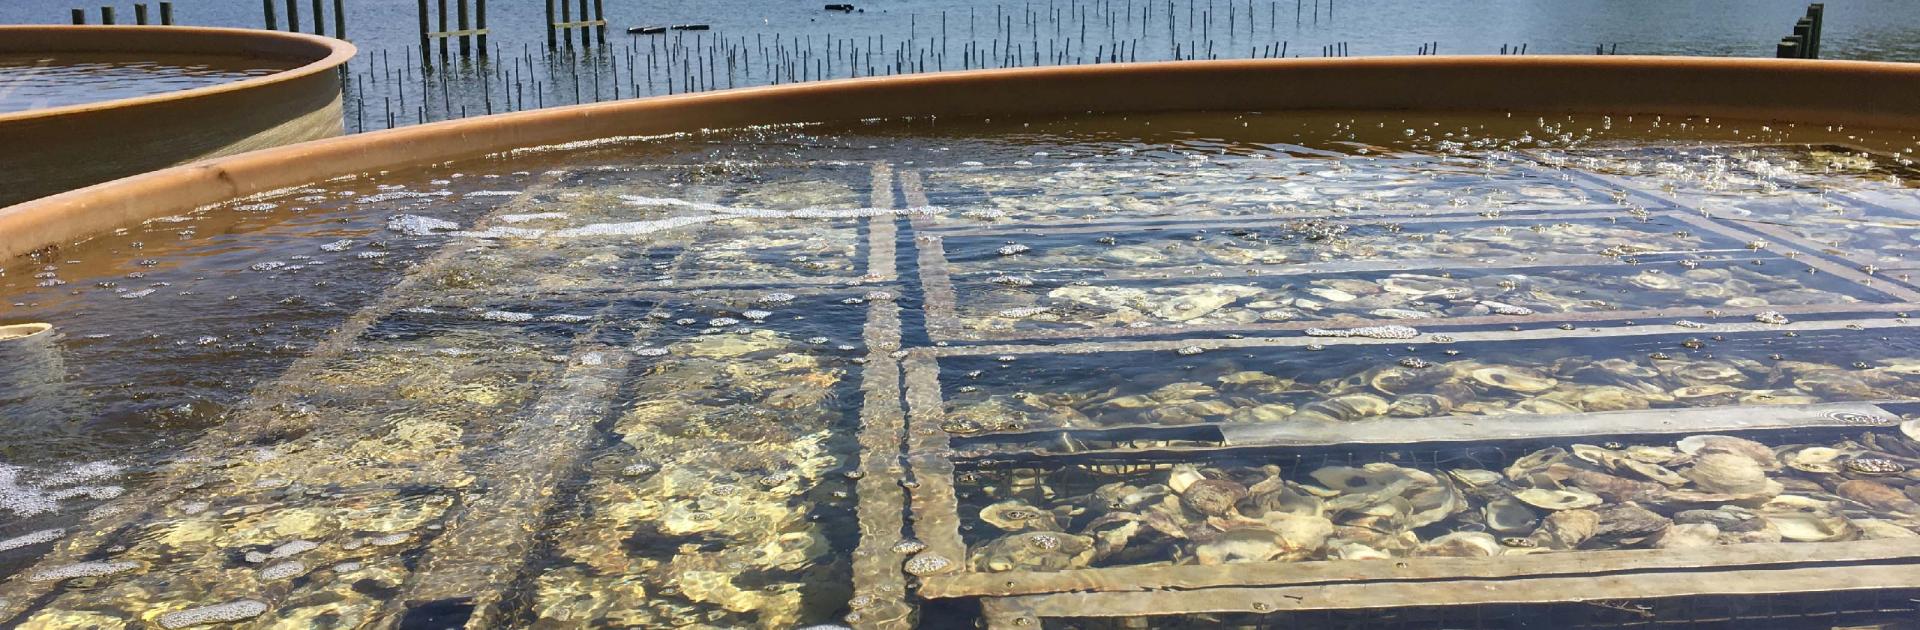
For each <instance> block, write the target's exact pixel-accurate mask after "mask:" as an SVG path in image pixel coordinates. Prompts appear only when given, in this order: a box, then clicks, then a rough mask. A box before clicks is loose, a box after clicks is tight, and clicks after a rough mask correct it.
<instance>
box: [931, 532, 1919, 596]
mask: <svg viewBox="0 0 1920 630" xmlns="http://www.w3.org/2000/svg"><path fill="white" fill-rule="evenodd" d="M1888 561H1906V562H1914V563H1916V566H1920V545H1915V544H1913V541H1912V540H1911V539H1901V538H1891V539H1879V540H1853V541H1845V542H1827V543H1815V542H1779V543H1750V544H1742V545H1716V546H1712V547H1697V548H1686V549H1617V550H1606V551H1569V552H1560V553H1540V554H1531V555H1522V556H1494V557H1489V558H1396V559H1393V560H1383V561H1374V560H1317V561H1311V562H1247V563H1232V564H1224V565H1198V564H1185V565H1145V566H1128V567H1110V568H1103V569H1075V570H1071V571H1058V572H1053V573H1037V572H1025V573H966V574H959V575H947V576H937V577H930V578H925V579H923V580H922V581H921V586H920V594H921V595H922V596H924V597H930V598H947V597H1003V596H1007V595H1032V594H1038V593H1068V592H1088V591H1092V592H1112V593H1127V594H1130V595H1135V596H1140V595H1145V594H1147V593H1149V592H1152V591H1157V590H1161V589H1176V590H1190V589H1206V588H1220V587H1235V586H1295V585H1309V584H1311V585H1317V586H1316V587H1317V588H1327V587H1330V586H1334V585H1342V584H1353V585H1355V586H1361V585H1367V586H1371V585H1378V584H1380V583H1393V582H1403V581H1408V580H1488V579H1510V578H1529V577H1548V576H1556V575H1579V576H1588V577H1589V578H1591V577H1592V576H1596V575H1600V574H1608V573H1620V572H1645V571H1688V572H1697V571H1700V570H1701V569H1718V570H1722V571H1724V570H1726V569H1731V568H1736V567H1763V566H1768V565H1805V564H1842V563H1858V562H1888ZM1849 568H1853V569H1858V568H1862V567H1849ZM1700 573H1701V574H1704V575H1715V574H1717V572H1711V571H1706V572H1700ZM1915 584H1920V582H1916V583H1915ZM1552 595H1560V594H1552Z"/></svg>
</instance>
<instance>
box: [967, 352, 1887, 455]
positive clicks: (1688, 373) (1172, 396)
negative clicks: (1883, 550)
mask: <svg viewBox="0 0 1920 630" xmlns="http://www.w3.org/2000/svg"><path fill="white" fill-rule="evenodd" d="M1703 343H1705V342H1703V341H1701V340H1697V339H1692V338H1688V339H1685V340H1683V341H1682V342H1681V344H1680V345H1681V346H1682V347H1686V348H1692V347H1698V346H1700V345H1701V344H1703ZM1546 351H1547V352H1550V353H1557V352H1559V350H1557V349H1552V348H1548V349H1547V350H1546ZM1683 352H1685V350H1681V349H1678V348H1676V349H1675V356H1668V355H1667V354H1665V353H1664V352H1656V353H1652V355H1650V356H1649V357H1646V358H1639V359H1634V360H1628V359H1624V358H1619V357H1596V356H1588V355H1579V356H1564V355H1562V356H1557V357H1555V356H1551V354H1549V355H1547V356H1545V357H1541V358H1538V359H1534V358H1530V357H1528V356H1527V355H1526V354H1524V353H1521V352H1508V353H1505V354H1500V355H1499V356H1500V358H1501V359H1503V361H1500V362H1495V361H1491V360H1488V359H1482V358H1470V357H1461V358H1456V359H1453V360H1447V361H1440V360H1431V361H1430V360H1427V359H1422V358H1420V357H1416V356H1409V357H1405V358H1403V359H1401V360H1399V361H1393V362H1383V363H1376V364H1374V365H1372V366H1370V367H1366V368H1364V369H1359V370H1356V371H1354V372H1352V373H1350V374H1347V375H1344V376H1338V377H1333V378H1326V379H1321V380H1318V381H1298V380H1295V379H1292V378H1286V377H1281V376H1276V375H1274V374H1272V373H1269V372H1267V371H1262V370H1240V369H1237V367H1236V366H1238V365H1239V364H1238V363H1237V362H1235V361H1233V360H1222V361H1221V362H1220V363H1218V364H1216V365H1214V366H1213V369H1212V373H1214V374H1219V376H1216V377H1212V378H1210V379H1207V380H1205V381H1202V380H1187V381H1179V382H1172V383H1166V384H1164V385H1158V386H1156V384H1155V383H1154V381H1153V380H1151V379H1154V378H1160V379H1162V380H1163V382H1164V380H1165V376H1166V375H1168V374H1174V375H1182V376H1186V377H1187V378H1193V376H1192V375H1194V374H1195V373H1199V374H1206V373H1207V371H1203V370H1195V371H1191V372H1189V371H1168V370H1161V369H1154V370H1149V371H1147V372H1144V373H1143V372H1133V371H1125V370H1121V371H1116V372H1115V373H1114V374H1112V375H1111V378H1112V381H1108V382H1101V383H1087V384H1085V386H1086V387H1088V389H1086V390H1081V391H1066V392H1034V391H1014V392H1010V393H997V392H995V393H987V391H986V388H985V387H984V386H971V385H966V386H962V387H960V388H957V391H955V392H954V393H952V394H950V397H951V398H952V399H953V401H954V402H953V408H952V409H951V410H950V411H949V412H948V413H947V415H946V419H945V420H944V421H943V422H942V428H944V429H946V430H947V431H948V432H949V433H954V434H961V435H965V434H973V433H983V432H998V431H1012V430H1019V429H1023V428H1032V427H1100V426H1116V425H1129V424H1160V425H1167V424H1193V423H1201V422H1337V421H1338V422H1346V421H1358V420H1366V419H1369V418H1378V417H1397V418H1424V417H1434V416H1448V415H1453V416H1462V415H1498V414H1510V413H1536V414H1548V413H1581V412H1594V411H1623V410H1635V409H1649V408H1682V407H1714V406H1724V405H1733V404H1747V405H1762V404H1780V405H1784V404H1811V403H1820V402H1837V401H1849V400H1881V399H1908V398H1915V397H1920V379H1917V378H1915V376H1916V375H1920V358H1912V357H1891V358H1880V359H1874V360H1873V361H1872V362H1867V361H1860V362H1856V363H1853V364H1851V365H1839V364H1833V363H1823V362H1818V361H1802V360H1793V359H1789V358H1786V357H1784V356H1781V355H1777V354H1775V355H1769V356H1765V357H1758V358H1750V357H1745V356H1740V355H1738V354H1734V353H1733V352H1724V353H1720V354H1718V355H1716V356H1715V357H1714V358H1704V357H1695V356H1688V355H1686V354H1681V353H1683ZM1334 359H1335V360H1337V358H1334ZM1840 360H1845V359H1840ZM1285 369H1287V367H1286V366H1281V367H1280V368H1278V369H1276V370H1275V371H1281V370H1285ZM982 374H983V375H984V373H982ZM1203 378H1204V377H1203ZM1019 382H1021V383H1032V382H1034V379H1027V380H1024V381H1019ZM1112 382H1120V383H1123V384H1119V385H1111V384H1110V383H1112ZM1096 388H1097V389H1096Z"/></svg>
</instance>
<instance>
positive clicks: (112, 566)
mask: <svg viewBox="0 0 1920 630" xmlns="http://www.w3.org/2000/svg"><path fill="white" fill-rule="evenodd" d="M138 568H140V563H138V562H79V563H75V564H69V565H66V566H63V567H54V568H51V569H42V570H40V571H37V572H35V573H34V574H33V575H30V576H27V579H28V580H31V581H34V582H58V581H60V580H70V579H73V578H80V577H100V576H103V575H113V574H115V573H124V572H127V571H132V570H134V569H138Z"/></svg>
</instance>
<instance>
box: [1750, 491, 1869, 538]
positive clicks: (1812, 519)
mask: <svg viewBox="0 0 1920 630" xmlns="http://www.w3.org/2000/svg"><path fill="white" fill-rule="evenodd" d="M1755 512H1756V513H1758V514H1759V515H1760V516H1761V517H1762V518H1765V519H1767V522H1768V523H1770V524H1771V525H1773V527H1774V528H1776V529H1778V530H1779V531H1780V537H1781V538H1782V539H1785V540H1791V541H1794V542H1831V541H1836V540H1848V539H1851V538H1853V537H1854V535H1855V534H1856V533H1857V532H1858V530H1857V529H1855V528H1854V527H1853V524H1852V523H1850V522H1848V521H1847V519H1846V517H1844V516H1841V515H1839V514H1838V513H1836V512H1834V511H1833V506H1832V505H1831V504H1830V503H1828V502H1826V501H1822V500H1819V499H1815V498H1813V497H1807V496H1800V495H1793V494H1783V495H1780V496H1777V497H1774V498H1773V500H1771V501H1768V502H1767V503H1766V504H1765V505H1762V506H1760V509H1758V510H1755Z"/></svg>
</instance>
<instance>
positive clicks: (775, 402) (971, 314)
mask: <svg viewBox="0 0 1920 630" xmlns="http://www.w3.org/2000/svg"><path fill="white" fill-rule="evenodd" d="M1917 97H1920V67H1914V66H1907V65H1896V64H1877V63H1852V62H1809V61H1775V60H1715V59H1662V58H1616V57H1607V58H1576V57H1545V58H1511V57H1502V58H1433V57H1422V58H1398V59H1339V60H1272V61H1234V62H1195V63H1170V64H1142V65H1114V66H1097V67H1075V68H1046V69H1024V70H1008V71H992V72H972V73H948V74H935V75H922V76H910V77H899V78H874V79H864V80H849V81H837V82H825V83H817V84H803V85H795V86H783V87H771V88H757V89H748V90H739V91H732V92H716V93H705V94H696V95H687V96H677V97H670V98H660V99H648V100H636V101H627V102H620V103H610V104H603V105H592V106H581V107H570V108H560V109H553V110H544V111H536V112H527V113H520V114H512V115H503V116H495V117H486V118H475V119H467V120H461V121H453V122H446V123H439V124H431V125H424V126H420V127H411V128H405V129H399V130H391V131H386V132H376V133H370V134H365V135H360V136H353V137H343V138H334V139H327V140H320V141H315V142H309V143H302V144H298V145H293V146H288V147H280V148H275V149H268V150H263V151H257V152H253V153H247V154H242V155H236V156H230V157H225V158H218V159H213V160H209V161H205V162H201V163H197V164H192V165H188V166H183V167H177V168H170V169H165V170H161V171H156V172H152V173H147V174H143V175H138V176H134V177H129V178H126V179H122V180H117V181H113V182H108V183H104V184H99V185H96V186H92V187H89V188H85V189H80V190H75V191H71V192H67V193H63V194H58V195H54V196H51V197H47V198H44V199H39V200H35V201H31V202H27V203H23V204H19V205H16V206H13V207H10V208H6V209H0V256H5V260H6V261H7V262H8V263H9V264H8V265H5V266H3V267H0V270H4V275H0V294H4V298H5V299H4V300H0V322H5V321H12V320H18V321H30V322H47V323H49V324H51V325H54V326H57V327H58V330H59V331H60V334H59V335H58V336H57V337H45V338H43V340H44V341H47V342H50V343H53V344H54V345H55V346H56V349H57V350H59V354H58V355H57V356H59V357H60V359H61V361H62V362H63V363H64V365H65V367H66V373H67V374H68V376H67V380H66V382H65V383H64V384H63V385H62V388H63V391H66V392H69V393H72V394H75V395H76V399H77V400H80V401H83V402H84V407H81V406H78V405H74V406H69V407H68V408H69V409H73V411H70V412H67V413H64V414H61V415H58V416H57V419H58V420H61V421H59V422H46V423H0V434H3V435H0V437H5V439H4V440H0V442H4V443H5V444H7V445H9V446H10V447H11V448H13V449H14V451H13V452H10V453H4V454H5V455H7V456H8V457H7V458H6V465H7V466H11V467H12V468H0V473H5V474H7V475H10V478H11V479H12V480H13V484H12V488H11V489H10V491H11V494H12V495H13V496H15V497H19V499H16V500H14V501H12V504H13V505H18V506H22V507H18V508H11V509H13V511H14V512H16V513H20V514H19V515H20V516H21V517H23V518H30V519H33V520H26V521H18V522H21V523H26V524H23V525H18V526H14V527H13V529H11V530H9V531H7V532H6V533H5V535H6V536H7V538H0V551H8V552H9V555H5V556H0V623H13V624H18V625H21V626H22V627H93V626H108V627H114V626H121V625H126V624H128V623H133V622H135V620H149V621H152V622H157V623H158V624H159V625H161V626H163V627H167V628H183V627H193V626H196V625H199V624H203V623H210V622H221V621H242V622H247V623H262V624H265V623H290V624H303V623H304V624H308V625H311V624H312V623H324V622H317V621H315V620H320V619H326V620H337V621H339V622H340V623H345V624H350V625H368V626H380V627H389V626H395V627H413V626H424V625H433V626H436V627H445V626H460V627H467V628H490V627H499V626H509V625H527V626H534V627H574V626H579V625H582V624H595V623H601V624H618V625H623V626H635V627H667V626H679V625H691V624H710V625H713V626H721V627H765V628H793V627H822V626H821V625H816V624H823V625H824V624H832V625H831V626H827V627H838V624H841V623H845V624H846V625H847V626H850V627H854V628H910V627H945V625H943V624H951V623H952V622H953V620H955V619H966V618H968V617H972V616H976V615H977V616H978V617H980V618H981V621H984V623H985V626H986V627H991V628H1023V627H1041V626H1043V625H1062V626H1064V625H1072V626H1074V627H1161V626H1163V625H1171V626H1174V627H1215V626H1219V625H1235V626H1238V625H1248V626H1256V625H1257V626H1263V627H1265V626H1272V627H1296V626H1297V627H1321V626H1328V625H1339V626H1342V627H1400V625H1403V623H1402V622H1404V621H1405V620H1407V619H1420V620H1421V622H1423V623H1424V622H1431V625H1435V626H1446V627H1454V626H1466V625H1475V626H1480V627H1490V628H1516V629H1518V628H1535V627H1542V626H1547V625H1565V626H1569V627H1626V626H1637V625H1644V624H1645V623H1647V622H1648V621H1649V620H1657V621H1660V622H1673V623H1684V622H1685V621H1687V620H1698V619H1731V620H1733V621H1734V622H1741V621H1755V622H1758V623H1761V624H1764V625H1765V627H1768V628H1787V629H1792V630H1801V629H1807V630H1823V629H1826V628H1831V627H1834V626H1837V625H1848V626H1853V625H1862V626H1864V625H1867V624H1885V623H1896V622H1899V621H1904V620H1907V619H1911V618H1913V615H1914V614H1916V613H1920V593H1916V592H1915V585H1916V584H1920V551H1917V550H1916V547H1915V545H1914V544H1913V542H1912V541H1913V540H1914V539H1916V538H1920V520H1915V519H1914V518H1913V516H1914V515H1915V514H1920V503H1916V500H1920V474H1916V473H1915V472H1914V471H1916V470H1920V379H1916V378H1915V376H1916V375H1920V324H1916V323H1915V322H1914V321H1913V319H1912V317H1911V313H1912V312H1914V310H1915V309H1916V308H1920V284H1916V282H1915V274H1916V273H1917V272H1920V264H1916V262H1915V261H1920V222H1916V221H1915V220H1914V218H1915V217H1920V188H1916V187H1915V186H1914V185H1913V181H1914V180H1916V179H1920V177H1916V175H1915V173H1916V170H1915V168H1914V167H1915V162H1914V160H1913V156H1912V155H1911V154H1912V153H1914V152H1916V151H1920V144H1917V142H1920V137H1917V136H1915V131H1916V130H1920V98H1917ZM815 122H818V123H823V124H817V125H810V124H791V123H815ZM48 380H50V379H47V378H40V379H33V380H32V381H31V382H34V383H39V382H46V381H48ZM4 387H6V383H5V382H4V379H0V388H4ZM0 393H3V392H0ZM0 489H5V488H0ZM0 507H7V506H6V505H0ZM1369 560H1371V561H1369ZM956 600H967V601H965V602H964V603H960V604H958V605H955V602H956ZM1403 612H1404V613H1407V614H1403ZM1116 617H1126V618H1128V619H1115V618H1116ZM255 618H261V619H260V620H259V621H258V622H255V621H250V620H253V619H255ZM967 623H968V622H966V621H961V622H959V625H966V624H967Z"/></svg>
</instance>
